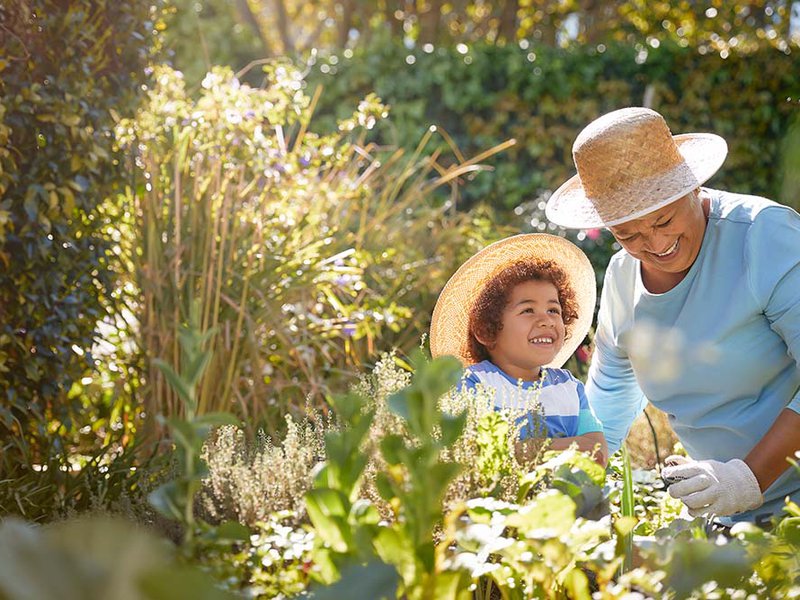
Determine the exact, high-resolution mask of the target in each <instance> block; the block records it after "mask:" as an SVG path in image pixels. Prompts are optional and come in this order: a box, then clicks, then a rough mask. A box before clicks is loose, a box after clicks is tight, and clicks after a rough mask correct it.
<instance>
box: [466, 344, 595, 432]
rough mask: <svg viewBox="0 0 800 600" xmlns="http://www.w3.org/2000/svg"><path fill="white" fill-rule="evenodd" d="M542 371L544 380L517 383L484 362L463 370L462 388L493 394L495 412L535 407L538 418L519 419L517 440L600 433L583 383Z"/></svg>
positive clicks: (565, 374)
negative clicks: (520, 429) (521, 423)
mask: <svg viewBox="0 0 800 600" xmlns="http://www.w3.org/2000/svg"><path fill="white" fill-rule="evenodd" d="M543 370H544V377H542V378H541V379H540V380H539V381H537V382H530V381H517V380H515V379H514V378H512V377H511V376H509V375H508V374H506V373H505V372H503V371H502V370H501V369H500V368H499V367H497V365H495V364H494V363H492V362H490V361H488V360H484V361H482V362H479V363H477V364H474V365H471V366H469V367H468V368H467V370H466V372H465V374H464V379H463V380H462V387H463V388H466V389H475V387H476V386H478V385H479V384H480V385H482V386H483V388H484V389H487V390H494V404H495V408H497V409H502V408H510V409H519V408H524V407H528V406H532V405H533V403H536V404H538V405H539V407H540V410H541V414H532V413H529V414H528V415H527V416H526V417H522V418H521V419H520V420H522V421H524V424H523V427H522V431H521V433H520V439H526V438H529V437H543V436H547V437H551V438H561V437H573V436H576V435H583V434H584V433H591V432H594V431H600V432H602V431H603V426H602V425H601V424H600V421H598V420H597V417H595V415H594V412H593V411H592V409H591V407H590V406H589V403H588V401H587V400H586V394H585V393H584V390H583V383H581V382H580V381H578V380H577V379H575V377H573V376H572V373H570V372H569V371H567V370H566V369H543ZM536 417H538V421H539V426H538V427H537V426H536ZM542 417H544V422H543V423H542Z"/></svg>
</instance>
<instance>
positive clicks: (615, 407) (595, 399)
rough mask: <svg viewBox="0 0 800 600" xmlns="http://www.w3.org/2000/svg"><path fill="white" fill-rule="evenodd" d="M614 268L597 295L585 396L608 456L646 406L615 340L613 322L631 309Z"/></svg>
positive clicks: (611, 268) (610, 266) (630, 369)
mask: <svg viewBox="0 0 800 600" xmlns="http://www.w3.org/2000/svg"><path fill="white" fill-rule="evenodd" d="M614 266H615V265H614V264H613V260H612V264H611V265H609V268H608V269H607V270H606V276H605V281H604V282H603V291H602V292H601V294H600V310H599V312H598V315H597V330H596V333H595V339H594V343H595V348H594V352H593V353H592V362H591V365H590V366H589V377H588V379H587V382H586V397H587V398H588V400H589V405H590V406H591V407H592V410H593V411H594V414H595V416H596V417H597V418H598V419H599V420H600V423H602V425H603V433H604V434H605V436H606V442H607V443H608V450H609V452H611V453H613V452H616V451H617V450H618V449H619V448H620V446H621V445H622V442H623V441H624V440H625V438H626V437H627V435H628V431H629V430H630V428H631V425H632V424H633V421H634V419H636V417H637V416H639V414H640V413H641V412H642V410H644V407H645V405H646V404H647V398H646V397H645V395H644V393H642V390H641V388H639V384H638V383H637V382H636V376H635V375H634V373H633V367H632V366H631V361H630V359H629V358H628V356H627V354H626V353H625V352H624V351H623V350H622V349H621V348H620V347H619V345H618V344H617V343H616V341H615V336H614V330H615V328H614V322H615V321H618V322H621V321H623V320H624V319H625V318H629V317H630V313H631V312H632V311H633V306H632V300H631V298H629V297H628V298H625V297H623V296H624V295H623V294H621V293H620V292H619V291H618V289H617V287H616V284H615V281H614V272H615V268H614Z"/></svg>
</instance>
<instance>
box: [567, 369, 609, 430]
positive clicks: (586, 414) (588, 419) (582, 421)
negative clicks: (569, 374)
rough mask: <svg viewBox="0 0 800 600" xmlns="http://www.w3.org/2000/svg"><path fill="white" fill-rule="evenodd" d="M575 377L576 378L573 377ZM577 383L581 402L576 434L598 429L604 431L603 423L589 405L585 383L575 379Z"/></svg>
mask: <svg viewBox="0 0 800 600" xmlns="http://www.w3.org/2000/svg"><path fill="white" fill-rule="evenodd" d="M573 379H575V378H574V377H573ZM575 383H576V384H577V388H576V391H577V392H578V400H579V402H580V404H579V407H578V430H577V433H576V434H575V435H583V434H584V433H595V432H598V431H599V432H600V433H603V425H602V424H601V423H600V420H599V419H598V418H597V416H596V415H595V414H594V411H593V410H592V407H591V406H590V405H589V401H588V399H587V398H586V390H585V388H584V386H583V383H582V382H581V381H579V380H578V379H575Z"/></svg>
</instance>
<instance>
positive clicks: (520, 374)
mask: <svg viewBox="0 0 800 600" xmlns="http://www.w3.org/2000/svg"><path fill="white" fill-rule="evenodd" d="M489 360H490V362H491V363H492V364H493V365H494V366H495V367H497V368H498V369H500V370H501V371H502V372H503V373H505V374H506V375H508V376H509V377H511V379H514V380H517V381H518V380H520V379H521V380H522V381H527V382H530V383H535V382H536V381H538V380H539V377H541V375H542V367H541V366H540V365H533V366H531V367H529V368H528V367H519V366H517V365H509V364H503V363H500V362H497V361H496V360H494V359H493V358H490V359H489Z"/></svg>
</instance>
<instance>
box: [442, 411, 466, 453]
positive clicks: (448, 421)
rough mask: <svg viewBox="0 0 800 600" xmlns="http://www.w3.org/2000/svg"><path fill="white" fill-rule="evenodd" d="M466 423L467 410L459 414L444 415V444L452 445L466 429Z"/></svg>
mask: <svg viewBox="0 0 800 600" xmlns="http://www.w3.org/2000/svg"><path fill="white" fill-rule="evenodd" d="M466 423H467V413H466V411H464V412H462V413H461V414H458V415H442V419H441V428H442V445H443V446H445V447H449V446H452V445H453V444H454V443H455V442H456V440H457V439H458V438H459V436H460V435H461V433H462V432H463V431H464V426H465V425H466Z"/></svg>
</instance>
